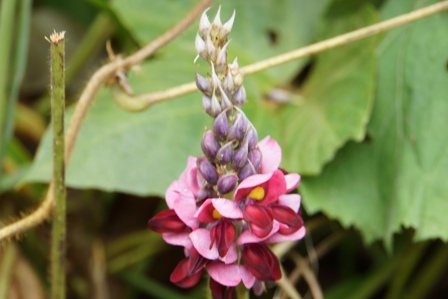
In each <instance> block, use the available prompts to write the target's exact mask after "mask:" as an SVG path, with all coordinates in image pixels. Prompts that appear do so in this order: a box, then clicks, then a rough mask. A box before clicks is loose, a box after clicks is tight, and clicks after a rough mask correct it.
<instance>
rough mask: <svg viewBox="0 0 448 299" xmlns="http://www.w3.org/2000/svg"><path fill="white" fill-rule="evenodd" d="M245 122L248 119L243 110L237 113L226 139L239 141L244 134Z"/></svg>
mask: <svg viewBox="0 0 448 299" xmlns="http://www.w3.org/2000/svg"><path fill="white" fill-rule="evenodd" d="M247 122H248V120H247V118H246V115H244V113H243V112H240V113H237V116H236V119H235V121H234V122H233V124H232V126H231V127H230V130H229V133H228V134H227V139H228V140H239V141H241V140H242V139H243V138H244V135H245V134H246V130H247Z"/></svg>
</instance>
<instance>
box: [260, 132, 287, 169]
mask: <svg viewBox="0 0 448 299" xmlns="http://www.w3.org/2000/svg"><path fill="white" fill-rule="evenodd" d="M258 146H259V147H260V150H261V153H262V154H263V158H262V160H261V172H262V173H269V172H273V171H275V170H276V169H278V167H279V166H280V162H281V160H282V149H281V148H280V145H278V143H277V141H275V140H274V139H271V138H270V137H269V136H267V137H266V138H264V139H263V140H261V141H260V142H258Z"/></svg>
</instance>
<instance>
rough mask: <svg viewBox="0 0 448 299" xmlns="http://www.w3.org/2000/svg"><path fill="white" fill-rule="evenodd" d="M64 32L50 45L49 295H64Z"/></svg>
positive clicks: (52, 38) (57, 298) (56, 297)
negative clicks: (51, 207)
mask: <svg viewBox="0 0 448 299" xmlns="http://www.w3.org/2000/svg"><path fill="white" fill-rule="evenodd" d="M64 34H65V32H61V33H56V32H55V33H53V34H52V35H51V36H50V39H49V41H50V44H51V47H50V48H51V58H50V59H51V62H50V63H51V83H50V90H51V124H52V127H53V182H54V188H53V192H54V199H55V214H54V218H53V231H52V238H51V298H52V299H63V298H65V241H66V215H65V214H66V202H65V162H64V160H65V159H64V109H65V40H64Z"/></svg>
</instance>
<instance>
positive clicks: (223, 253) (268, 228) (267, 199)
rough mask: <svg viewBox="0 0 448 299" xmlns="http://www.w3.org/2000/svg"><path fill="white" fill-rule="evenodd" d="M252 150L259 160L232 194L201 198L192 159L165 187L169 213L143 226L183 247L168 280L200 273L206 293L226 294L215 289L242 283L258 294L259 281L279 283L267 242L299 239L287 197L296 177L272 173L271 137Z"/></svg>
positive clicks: (294, 201) (275, 157)
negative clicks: (208, 282) (206, 281)
mask: <svg viewBox="0 0 448 299" xmlns="http://www.w3.org/2000/svg"><path fill="white" fill-rule="evenodd" d="M257 148H258V149H259V150H260V153H261V156H262V159H261V162H260V168H259V173H257V174H254V175H251V176H249V177H247V178H245V179H244V180H242V181H241V182H240V183H239V185H238V186H237V187H236V189H235V191H234V192H233V196H226V197H208V198H201V197H200V193H201V187H200V186H201V185H203V184H205V179H204V177H203V172H202V171H200V169H199V167H198V161H200V159H196V158H192V157H190V158H189V159H188V163H187V167H186V169H185V170H184V172H183V173H182V174H181V176H180V178H179V180H176V181H174V182H173V183H172V184H171V185H170V187H169V188H168V190H167V192H166V202H167V205H168V208H169V209H168V210H165V211H162V212H160V213H159V214H157V215H156V216H154V217H153V218H152V219H151V220H150V221H149V223H148V225H149V227H150V228H151V229H152V230H154V231H156V232H159V233H161V234H162V237H163V239H164V240H165V241H166V242H167V243H169V244H172V245H177V246H183V247H184V248H185V252H186V255H187V257H186V258H185V259H184V260H182V261H181V262H180V263H179V264H178V266H177V267H176V269H175V270H174V271H173V273H172V275H171V281H172V282H174V283H176V284H177V285H179V286H181V287H191V286H193V285H195V284H196V283H197V282H198V281H199V278H200V277H201V275H202V271H203V269H205V270H206V271H207V272H208V274H209V275H210V277H211V279H212V281H213V283H212V284H213V285H212V291H213V289H214V290H215V291H216V292H231V289H228V290H227V289H226V290H223V289H220V288H219V286H222V287H224V288H226V287H230V288H233V287H235V286H236V285H238V284H239V283H241V282H242V283H243V284H244V285H245V286H246V287H247V288H252V287H254V290H255V291H256V292H257V293H260V292H261V291H262V290H263V287H262V282H265V281H273V280H277V279H280V277H281V272H280V267H279V262H278V259H277V257H276V256H275V255H274V254H273V253H272V252H271V250H270V249H269V247H268V246H267V244H270V243H277V242H282V241H287V240H289V241H294V240H299V239H301V238H302V237H303V236H304V235H305V228H304V226H303V221H302V218H301V216H300V214H298V212H299V207H300V196H299V195H298V194H288V193H289V192H290V191H292V190H294V189H295V188H296V187H297V185H298V184H299V181H300V176H299V175H298V174H284V172H283V171H281V170H279V169H278V167H279V164H280V160H281V149H280V146H279V145H278V144H277V142H276V141H274V140H273V139H271V138H269V137H266V138H265V139H263V140H262V141H260V142H259V143H258V145H257ZM221 177H223V175H221ZM221 177H220V178H221ZM218 180H219V179H218Z"/></svg>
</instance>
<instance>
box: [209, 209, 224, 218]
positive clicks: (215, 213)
mask: <svg viewBox="0 0 448 299" xmlns="http://www.w3.org/2000/svg"><path fill="white" fill-rule="evenodd" d="M212 216H213V218H215V219H221V218H224V216H222V215H221V214H219V212H218V211H217V210H216V209H214V210H213V213H212Z"/></svg>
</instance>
